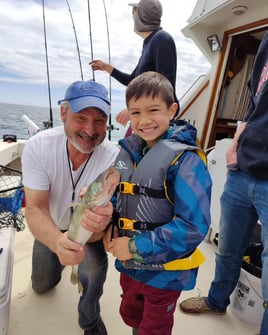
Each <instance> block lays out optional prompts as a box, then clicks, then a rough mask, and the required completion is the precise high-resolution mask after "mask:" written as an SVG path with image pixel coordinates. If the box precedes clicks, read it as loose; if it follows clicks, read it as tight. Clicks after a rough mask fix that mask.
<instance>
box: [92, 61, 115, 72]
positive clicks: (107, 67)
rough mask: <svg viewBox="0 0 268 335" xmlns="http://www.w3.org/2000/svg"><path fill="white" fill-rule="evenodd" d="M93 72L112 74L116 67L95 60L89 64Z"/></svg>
mask: <svg viewBox="0 0 268 335" xmlns="http://www.w3.org/2000/svg"><path fill="white" fill-rule="evenodd" d="M89 65H91V68H92V70H93V71H97V70H99V71H106V72H107V73H109V74H111V73H112V72H113V69H114V67H113V66H112V65H110V64H108V63H105V62H103V61H102V60H100V59H95V60H93V61H91V62H89Z"/></svg>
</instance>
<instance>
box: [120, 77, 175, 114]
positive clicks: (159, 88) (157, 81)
mask: <svg viewBox="0 0 268 335" xmlns="http://www.w3.org/2000/svg"><path fill="white" fill-rule="evenodd" d="M159 95H160V96H162V98H163V100H164V102H165V103H166V105H167V107H170V106H171V105H172V104H173V102H175V101H174V92H173V87H172V85H171V83H170V81H169V80H168V79H167V78H166V77H165V76H163V75H162V74H160V73H158V72H154V71H148V72H143V73H142V74H140V75H139V76H137V77H136V78H134V79H133V80H131V82H130V83H129V84H128V86H127V89H126V105H127V107H128V104H129V100H130V99H132V98H134V99H135V100H137V99H139V98H140V97H142V96H146V97H149V96H151V97H152V98H154V97H156V96H159Z"/></svg>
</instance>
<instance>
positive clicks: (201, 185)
mask: <svg viewBox="0 0 268 335" xmlns="http://www.w3.org/2000/svg"><path fill="white" fill-rule="evenodd" d="M126 104H127V107H128V112H129V117H130V121H131V126H132V129H133V132H134V134H132V135H131V136H129V137H128V138H125V139H123V140H121V141H120V142H119V143H120V146H121V150H120V153H119V155H118V157H117V159H116V162H115V166H116V168H117V169H118V170H119V171H120V173H121V183H120V187H119V193H118V197H117V205H116V212H117V213H118V218H117V220H116V223H117V227H118V231H114V232H113V230H114V229H112V228H110V230H108V232H107V234H106V237H105V241H104V242H105V247H106V250H107V251H109V252H111V253H112V254H113V255H114V256H115V257H116V258H117V260H116V268H117V270H118V271H120V272H121V276H120V284H121V287H122V291H123V293H122V301H121V306H120V314H121V317H122V318H123V320H124V322H125V323H126V324H127V325H129V326H130V327H132V328H133V334H139V335H156V334H157V335H170V334H171V332H172V327H173V314H174V311H175V307H176V303H177V300H178V298H179V296H180V293H181V290H190V289H192V288H193V287H194V285H195V282H196V276H197V272H198V266H199V265H200V263H201V262H202V261H203V257H202V254H201V253H200V252H199V250H197V249H196V248H197V246H198V245H199V244H200V243H201V242H202V241H203V239H204V237H205V236H206V234H207V231H208V228H209V225H210V214H209V213H210V196H211V178H210V175H209V173H208V170H207V167H206V164H205V162H204V160H205V158H204V157H205V155H204V153H203V152H202V151H201V150H200V148H199V147H198V146H197V144H196V129H195V128H194V127H192V126H191V125H189V124H188V123H186V122H183V121H180V122H178V121H177V122H175V121H174V122H173V123H172V124H171V125H170V121H171V120H172V119H173V117H174V114H175V112H176V110H177V107H178V106H177V103H175V102H174V94H173V88H172V85H171V84H170V82H169V80H168V79H166V78H165V77H164V76H163V75H161V74H159V73H156V72H145V73H143V74H141V75H139V76H138V77H136V78H135V79H133V80H132V81H131V83H130V84H129V85H128V87H127V90H126ZM111 235H112V236H111Z"/></svg>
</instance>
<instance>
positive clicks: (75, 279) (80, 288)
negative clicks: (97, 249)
mask: <svg viewBox="0 0 268 335" xmlns="http://www.w3.org/2000/svg"><path fill="white" fill-rule="evenodd" d="M77 270H78V266H77V265H73V266H72V272H71V277H70V281H71V283H72V284H74V285H76V284H77V285H78V292H79V293H80V295H82V294H83V290H84V289H83V285H82V283H81V282H80V280H79V279H78V273H77Z"/></svg>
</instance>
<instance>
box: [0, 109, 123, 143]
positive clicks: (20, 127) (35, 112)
mask: <svg viewBox="0 0 268 335" xmlns="http://www.w3.org/2000/svg"><path fill="white" fill-rule="evenodd" d="M52 114H53V127H56V126H59V125H61V124H62V122H61V120H60V112H59V108H58V107H56V108H54V109H53V108H52ZM23 115H26V116H27V117H28V118H29V119H31V120H32V121H33V122H34V123H35V124H36V125H37V126H38V127H39V128H40V129H44V125H43V122H44V121H48V120H49V119H50V111H49V108H48V107H36V106H25V105H15V104H6V103H0V139H2V138H3V135H7V134H12V135H16V136H17V139H28V138H29V134H28V128H27V125H26V123H25V122H24V120H23V118H22V116H23ZM112 124H114V125H115V127H116V128H118V129H115V130H113V131H112V132H111V140H112V141H115V142H117V141H118V140H119V139H120V138H122V137H123V136H124V133H125V131H126V128H124V127H122V126H120V125H118V124H117V123H114V116H113V115H112ZM107 136H108V132H107Z"/></svg>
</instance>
